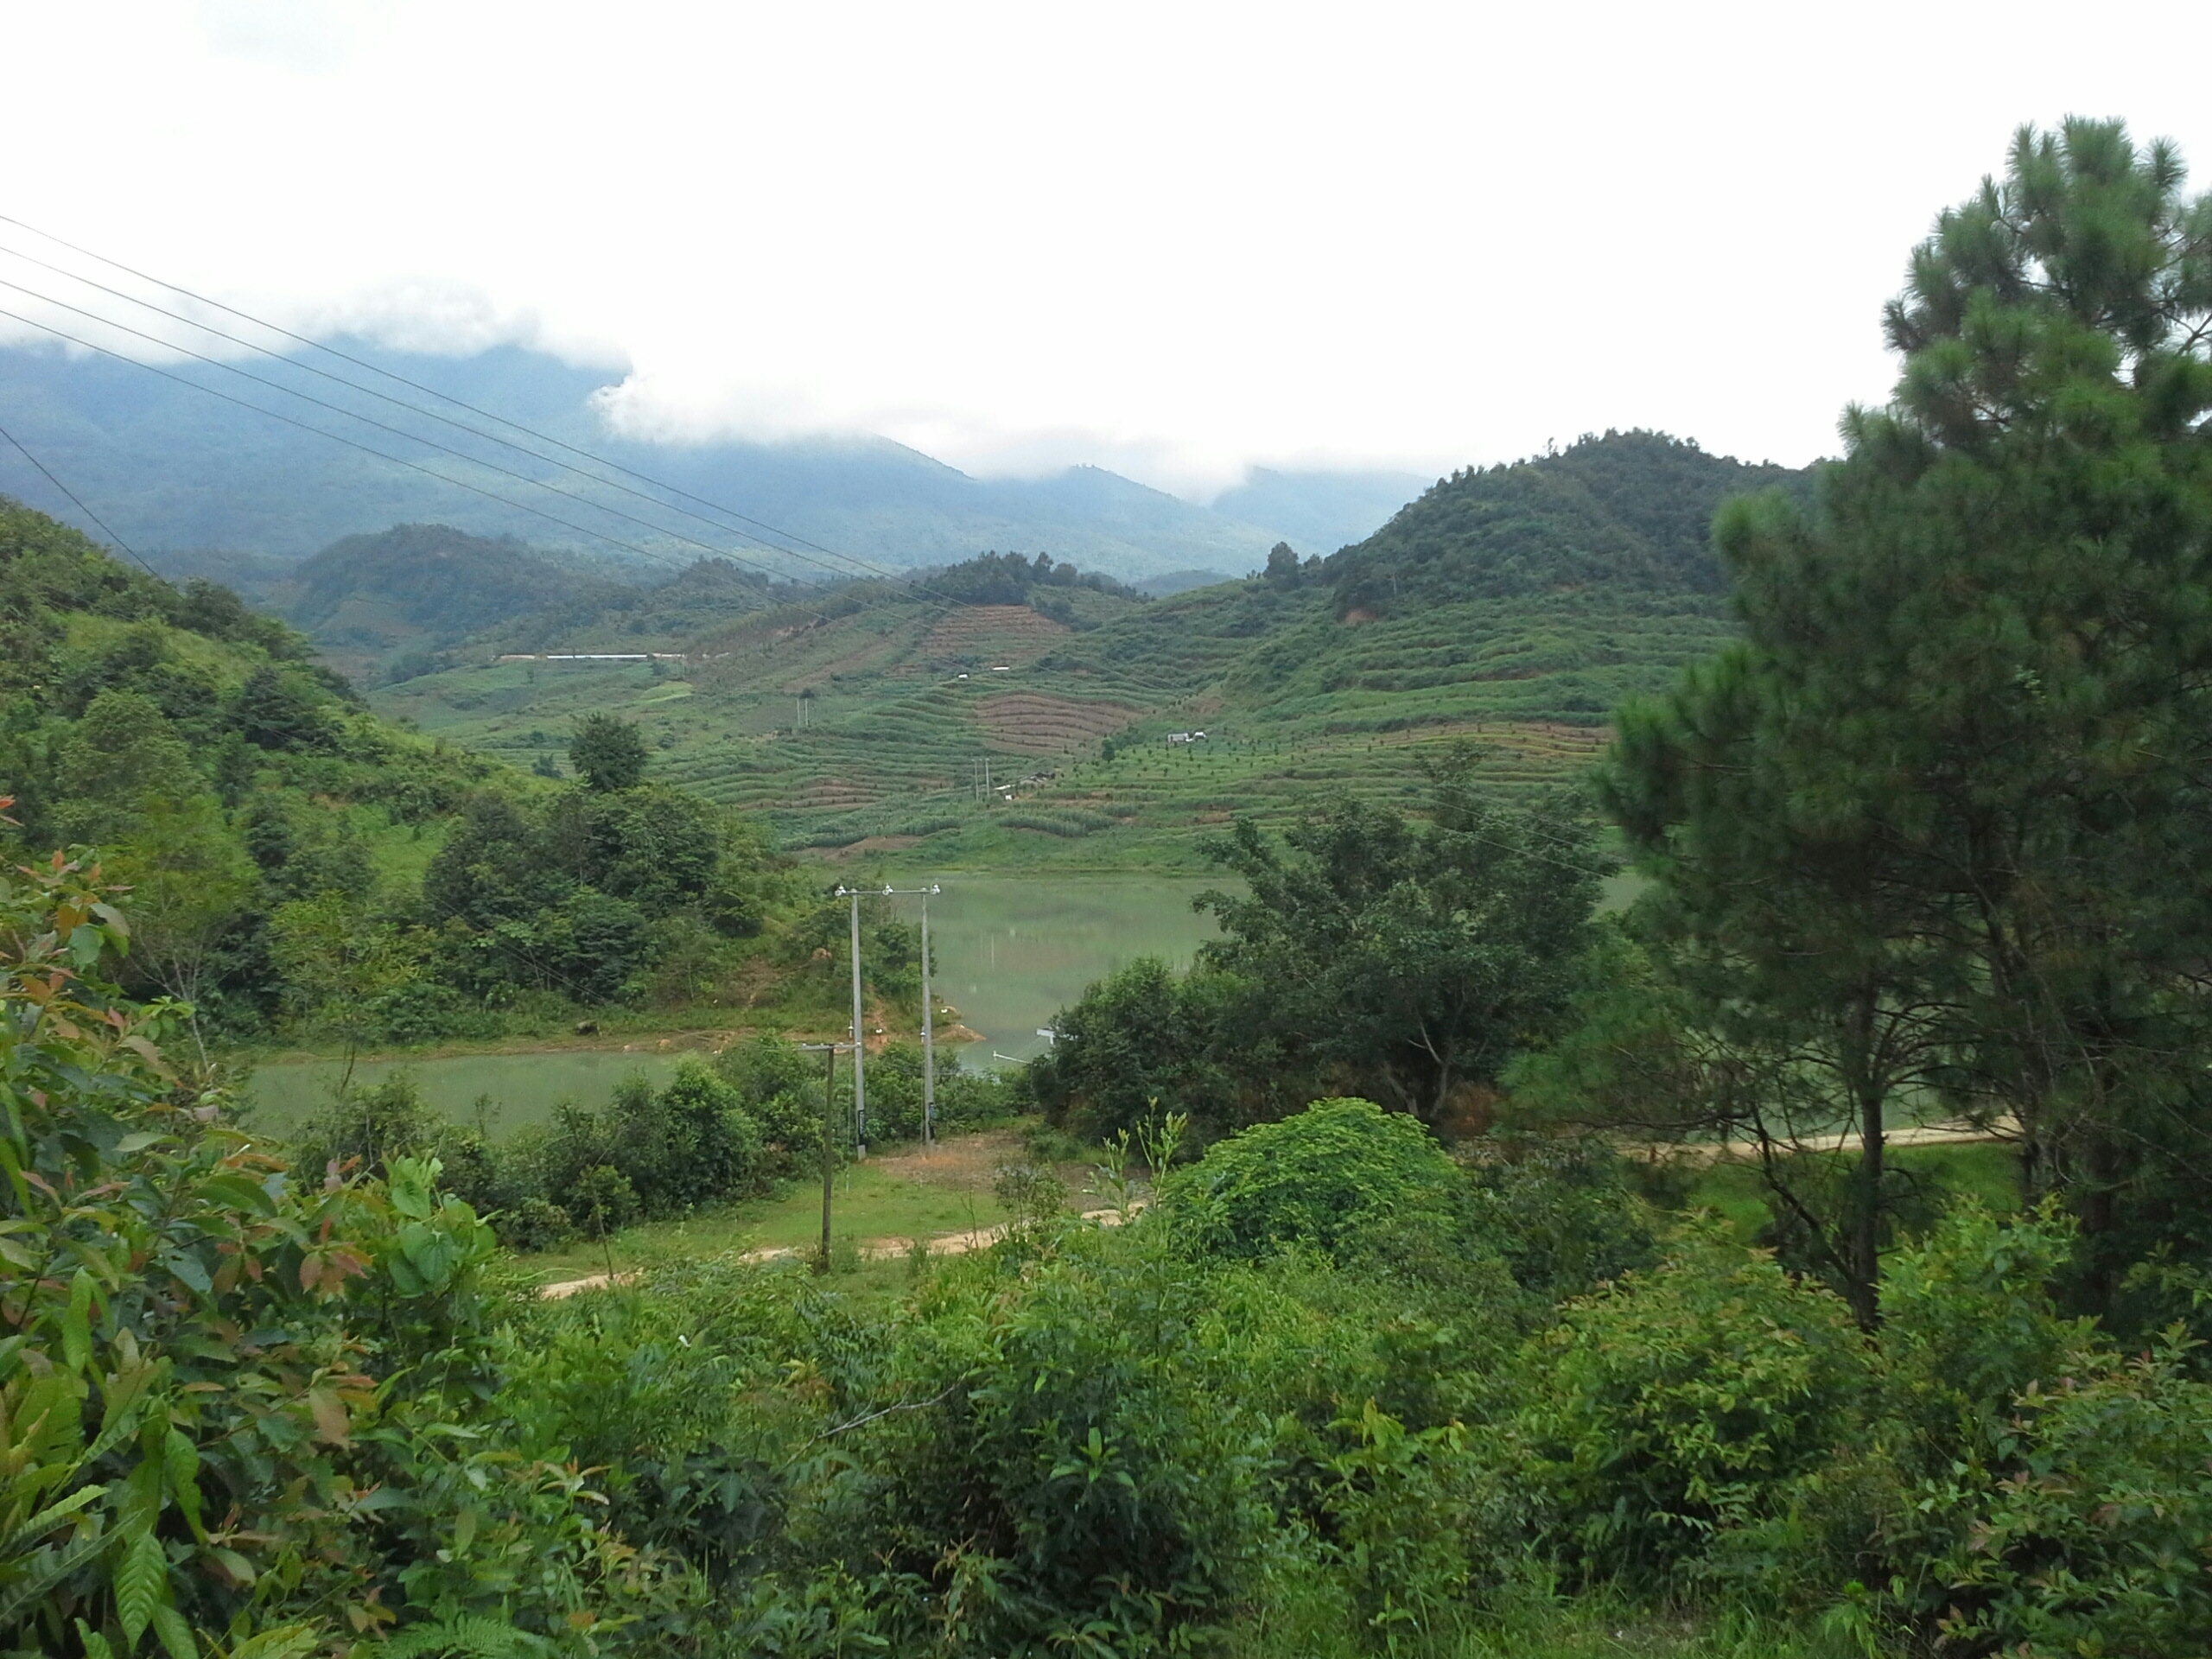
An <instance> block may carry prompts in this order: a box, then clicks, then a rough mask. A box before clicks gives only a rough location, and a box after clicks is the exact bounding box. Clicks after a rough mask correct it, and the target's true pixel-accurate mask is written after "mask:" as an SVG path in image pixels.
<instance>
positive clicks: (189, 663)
mask: <svg viewBox="0 0 2212 1659" xmlns="http://www.w3.org/2000/svg"><path fill="white" fill-rule="evenodd" d="M403 539H404V538H403ZM401 551H403V552H404V548H403V549H402V550H401ZM507 551H508V553H509V554H510V555H511V556H512V559H513V560H514V561H516V562H517V563H516V565H514V566H512V567H511V568H523V569H526V568H527V567H525V566H520V565H519V563H518V562H519V561H520V559H521V557H522V556H521V555H519V554H515V553H514V551H513V550H512V549H509V550H507ZM446 602H447V603H448V604H457V603H458V602H459V601H458V600H457V599H455V598H454V597H453V596H451V595H448V599H447V601H446ZM314 654H315V647H314V645H313V643H312V642H311V641H310V640H308V639H306V638H305V637H303V636H302V635H301V634H300V633H298V632H295V631H294V630H293V629H292V628H290V627H289V626H286V625H285V624H284V623H283V622H281V621H278V620H275V619H273V618H270V617H266V616H262V615H257V614H256V613H253V612H252V611H250V610H249V609H247V608H246V607H245V604H244V603H243V602H242V601H240V600H239V599H238V596H237V595H236V594H233V593H232V592H231V591H230V590H229V589H228V588H221V587H218V586H216V585H214V584H213V583H211V582H204V581H195V582H189V583H188V584H187V585H186V586H184V587H182V588H177V587H175V586H172V585H171V584H170V583H168V582H164V581H162V580H161V579H159V578H158V577H156V576H153V575H149V574H145V573H143V572H141V571H138V570H135V569H131V568H130V567H129V566H127V565H124V564H123V563H120V562H119V561H118V560H116V559H114V558H112V557H111V556H109V555H107V554H106V553H105V552H104V551H102V550H100V549H99V548H98V547H96V546H95V545H93V544H92V543H91V542H89V541H88V540H86V538H85V537H83V536H81V535H79V533H78V532H77V531H74V530H72V529H69V528H68V527H67V526H66V525H63V524H58V523H56V522H55V521H54V520H53V519H51V518H47V517H46V516H44V515H43V514H41V513H38V512H33V511H31V510H29V509H28V508H25V507H23V506H22V505H18V504H17V503H16V502H13V501H11V500H9V499H7V498H5V497H0V797H10V798H13V802H14V804H13V805H12V806H11V807H10V808H9V809H8V810H7V811H6V813H5V814H4V815H0V869H4V868H10V867H16V866H21V865H24V864H27V863H30V862H33V861H43V860H44V859H45V858H46V857H47V856H48V855H50V854H51V853H52V852H54V849H57V848H68V847H72V846H79V847H90V848H92V849H96V855H97V857H98V858H99V861H100V862H101V864H102V865H103V866H104V868H105V870H106V873H107V877H108V879H110V880H121V881H123V882H124V883H126V884H127V885H128V886H129V887H130V888H131V889H132V896H131V899H130V903H131V908H132V931H133V935H134V938H133V942H132V946H131V950H130V954H129V956H128V957H127V958H126V960H125V963H124V969H123V972H124V976H125V979H126V982H127V983H128V985H129V987H130V989H132V990H133V992H134V993H136V994H139V995H156V994H165V995H170V996H174V997H176V998H178V999H179V1000H181V1001H184V1002H186V1003H188V1004H190V1005H191V1006H192V1007H194V1008H195V1009H196V1010H197V1011H198V1027H197V1028H198V1030H199V1031H200V1033H201V1034H202V1035H204V1036H205V1037H206V1038H207V1039H208V1040H209V1041H211V1042H213V1041H215V1040H218V1039H230V1040H241V1041H251V1040H258V1039H268V1038H271V1037H283V1036H292V1035H308V1036H321V1037H324V1038H329V1037H333V1036H338V1037H343V1038H344V1039H346V1040H347V1041H349V1042H355V1041H359V1042H368V1041H378V1042H382V1041H391V1040H416V1039H426V1038H432V1037H453V1036H478V1037H484V1036H496V1035H499V1034H502V1033H505V1032H507V1031H509V1030H511V1029H529V1030H532V1031H538V1030H542V1029H553V1028H561V1027H563V1026H564V1025H565V1024H566V1023H568V1022H570V1021H572V1020H573V1019H574V1010H575V1009H576V1008H578V1007H591V1008H594V1009H597V1008H599V1007H601V1006H602V1005H607V1004H616V1005H620V1007H624V1008H636V1007H643V1006H647V1005H668V1006H677V1005H688V1003H689V1001H690V1000H692V999H695V998H696V997H698V996H700V995H702V994H703V993H702V987H706V988H712V987H715V986H718V985H720V984H721V983H723V982H724V981H725V977H726V976H750V977H749V978H747V985H748V986H749V987H752V988H753V989H752V990H751V991H750V992H749V993H748V994H749V995H753V996H754V997H755V999H756V1001H757V999H758V997H759V996H760V995H762V994H764V988H772V989H773V990H774V991H775V993H776V994H779V995H780V994H782V993H783V992H784V991H785V990H792V989H796V990H798V991H801V992H804V991H805V989H806V985H805V983H804V966H802V967H801V968H799V969H797V970H795V971H793V972H791V973H785V972H784V971H783V967H784V959H783V957H781V956H777V955H776V953H778V952H780V951H784V950H785V946H786V945H787V944H788V945H789V946H790V952H791V953H796V954H795V956H794V960H796V961H797V962H798V963H801V964H804V963H809V962H810V960H811V957H810V955H808V954H807V953H808V952H810V950H811V949H812V940H811V938H804V939H800V940H798V941H797V942H796V943H794V942H792V940H791V938H790V937H788V936H787V934H786V932H785V922H786V921H788V920H790V918H792V917H798V916H802V915H803V913H804V904H805V902H806V894H805V893H804V890H803V884H801V885H800V886H797V887H794V886H793V885H792V884H791V880H789V879H788V875H787V873H786V871H785V867H784V866H783V864H782V863H781V862H780V861H779V860H777V859H776V858H775V857H774V856H773V855H772V854H770V852H769V851H768V849H767V847H766V842H765V838H764V836H762V834H761V833H760V830H759V829H758V828H757V826H755V825H753V824H752V823H749V822H748V821H747V820H744V819H742V818H740V817H737V816H736V815H734V814H732V813H729V812H727V811H724V810H720V809H718V808H716V807H715V806H713V805H711V804H709V803H707V802H705V801H703V800H701V799H700V798H697V797H696V796H693V795H690V794H687V793H685V792H684V791H682V790H679V789H676V788H672V787H671V786H670V785H668V784H667V783H666V782H665V781H664V780H663V779H661V778H660V777H658V776H656V775H652V773H653V772H655V771H656V770H657V767H656V765H655V760H656V758H655V757H653V756H652V755H649V754H648V753H647V752H646V750H645V746H644V743H643V741H641V739H640V738H639V734H638V733H637V731H636V729H635V728H632V727H630V726H627V725H625V724H623V723H622V722H620V721H607V720H606V719H604V718H603V717H602V718H601V720H600V721H597V722H594V721H589V720H582V721H576V722H574V724H573V725H572V724H571V722H569V721H563V723H562V730H561V732H560V734H558V735H557V736H556V737H552V738H549V739H548V740H547V741H549V742H550V743H553V744H561V743H567V742H569V739H570V737H571V735H572V733H573V734H575V743H572V744H569V755H570V761H571V765H572V766H574V767H575V768H576V769H577V770H578V772H580V774H581V777H582V781H579V782H574V783H564V782H559V781H556V780H554V779H546V778H533V777H531V776H529V775H527V774H525V773H524V772H521V771H519V770H516V769H512V768H510V767H506V766H498V765H495V764H493V763H492V762H490V761H488V760H484V759H482V758H480V757H479V756H476V755H474V754H471V753H467V752H466V751H463V750H461V749H457V748H454V747H451V746H450V745H448V743H445V742H443V741H438V740H437V739H435V738H431V737H425V736H423V735H421V734H416V733H414V732H410V731H408V730H406V729H404V728H403V727H401V726H399V725H397V724H395V723H392V722H389V721H385V720H384V719H382V718H379V717H378V715H375V714H373V713H372V712H370V711H369V710H368V709H366V708H365V707H364V706H363V705H362V703H361V701H360V699H359V696H357V695H356V694H355V693H354V691H353V689H352V688H351V687H350V686H349V685H348V684H347V683H346V681H345V680H343V679H341V678H340V677H338V676H337V675H335V674H334V673H332V672H331V671H329V670H328V669H327V668H326V667H324V666H321V664H317V663H315V661H313V660H312V659H313V657H314ZM587 712H596V711H587ZM575 728H583V729H582V731H581V732H578V731H576V729H575ZM593 731H596V732H597V734H598V737H597V739H595V740H594V741H596V742H597V743H598V744H599V747H597V748H595V749H594V748H591V747H588V744H587V737H588V734H590V733H591V732H593ZM609 744H611V745H613V751H609V750H608V749H607V746H608V745H609ZM580 745H583V746H586V747H583V748H582V749H581V750H580V748H579V747H578V746H580ZM578 753H585V754H586V757H587V760H577V759H576V758H575V757H576V756H577V754H578ZM609 753H612V759H609V758H608V754H609ZM594 754H597V755H599V756H600V759H599V760H597V761H592V762H590V764H587V762H588V761H589V760H590V757H591V756H592V755H594ZM764 952H765V953H767V954H768V955H769V956H772V957H775V960H774V961H772V962H766V963H764V960H763V953H764ZM672 963H674V964H677V966H671V964H672ZM825 977H827V978H830V979H834V975H827V974H825ZM518 1021H519V1022H520V1024H519V1025H518V1023H517V1022H518Z"/></svg>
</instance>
